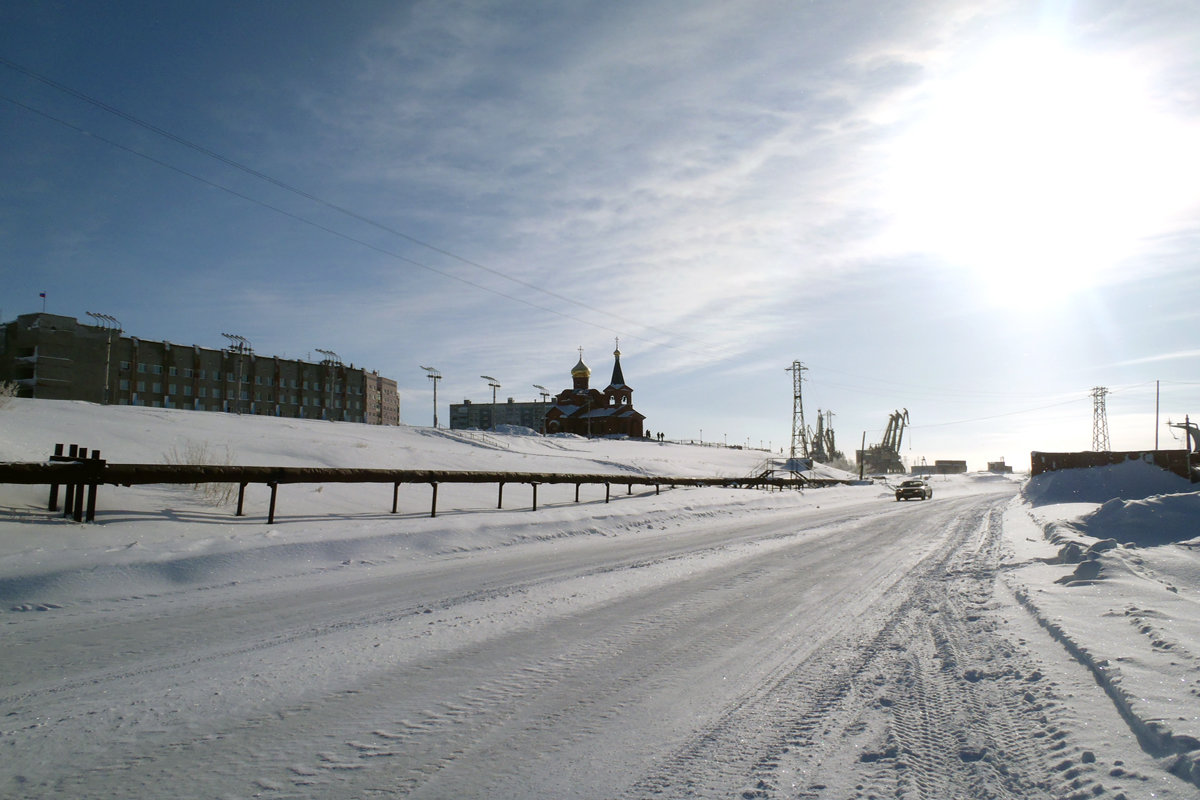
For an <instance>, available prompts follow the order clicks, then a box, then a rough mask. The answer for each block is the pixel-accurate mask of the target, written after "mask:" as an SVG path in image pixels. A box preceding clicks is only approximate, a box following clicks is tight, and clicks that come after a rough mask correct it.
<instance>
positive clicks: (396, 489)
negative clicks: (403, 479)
mask: <svg viewBox="0 0 1200 800" xmlns="http://www.w3.org/2000/svg"><path fill="white" fill-rule="evenodd" d="M399 502H400V481H396V482H395V483H393V484H392V513H393V514H395V513H396V506H397V504H398V503H399Z"/></svg>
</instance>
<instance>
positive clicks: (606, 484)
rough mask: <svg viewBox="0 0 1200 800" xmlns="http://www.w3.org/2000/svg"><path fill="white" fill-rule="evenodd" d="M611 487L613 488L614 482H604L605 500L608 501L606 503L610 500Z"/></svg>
mask: <svg viewBox="0 0 1200 800" xmlns="http://www.w3.org/2000/svg"><path fill="white" fill-rule="evenodd" d="M610 489H612V484H611V483H609V482H607V481H605V482H604V502H606V503H607V502H608V498H609V490H610Z"/></svg>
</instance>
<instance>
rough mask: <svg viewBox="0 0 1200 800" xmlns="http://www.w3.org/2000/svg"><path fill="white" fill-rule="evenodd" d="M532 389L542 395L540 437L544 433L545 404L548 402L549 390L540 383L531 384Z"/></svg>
mask: <svg viewBox="0 0 1200 800" xmlns="http://www.w3.org/2000/svg"><path fill="white" fill-rule="evenodd" d="M533 388H535V389H537V390H538V391H539V392H540V393H541V395H542V435H545V433H546V404H547V403H548V402H549V400H550V390H549V389H547V388H546V387H545V386H542V385H541V384H540V383H535V384H533Z"/></svg>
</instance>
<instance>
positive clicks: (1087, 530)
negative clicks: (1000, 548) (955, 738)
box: [1005, 461, 1200, 786]
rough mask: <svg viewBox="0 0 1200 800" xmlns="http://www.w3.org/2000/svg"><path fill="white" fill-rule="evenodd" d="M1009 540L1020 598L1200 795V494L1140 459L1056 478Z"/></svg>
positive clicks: (1021, 513) (1023, 500) (1020, 508)
mask: <svg viewBox="0 0 1200 800" xmlns="http://www.w3.org/2000/svg"><path fill="white" fill-rule="evenodd" d="M1005 535H1006V539H1007V541H1008V543H1009V545H1010V546H1011V547H1012V549H1013V560H1014V564H1013V569H1012V570H1011V571H1010V573H1009V577H1008V582H1009V585H1010V586H1011V587H1012V589H1013V591H1014V593H1015V594H1016V596H1017V597H1018V599H1019V600H1020V601H1021V602H1022V604H1023V605H1024V606H1025V607H1026V608H1027V609H1028V610H1029V611H1030V612H1031V613H1032V614H1033V615H1034V617H1035V618H1036V619H1037V621H1038V622H1039V623H1041V625H1042V626H1043V627H1044V628H1045V629H1046V630H1048V631H1049V632H1050V633H1051V634H1052V635H1053V636H1054V637H1055V638H1056V639H1058V640H1059V641H1060V642H1062V643H1063V645H1064V646H1065V647H1066V648H1067V649H1068V651H1069V652H1071V653H1072V655H1074V656H1075V658H1076V659H1078V660H1079V661H1080V663H1082V664H1084V665H1085V666H1086V667H1088V669H1090V670H1091V672H1092V674H1093V675H1094V676H1095V678H1096V680H1097V681H1098V682H1099V683H1100V685H1101V686H1103V687H1104V689H1105V691H1106V692H1107V693H1108V695H1109V696H1110V697H1111V698H1112V700H1113V703H1114V704H1115V705H1116V707H1117V708H1118V710H1119V711H1120V712H1121V714H1122V715H1123V716H1124V717H1125V719H1126V721H1127V722H1128V723H1129V725H1130V727H1131V729H1132V730H1133V731H1134V732H1135V733H1136V734H1137V736H1138V739H1139V741H1140V742H1141V743H1142V747H1143V748H1144V749H1146V750H1147V751H1148V752H1149V753H1151V754H1152V755H1154V756H1156V757H1160V758H1163V759H1166V760H1167V766H1168V768H1169V769H1171V771H1172V772H1174V773H1176V774H1177V775H1179V776H1180V777H1183V778H1185V779H1187V780H1190V781H1191V782H1192V783H1193V784H1196V785H1197V786H1200V491H1198V490H1197V488H1196V487H1193V486H1192V485H1191V484H1190V483H1189V482H1188V481H1187V480H1185V479H1183V478H1181V477H1179V476H1177V475H1174V474H1173V473H1170V472H1167V471H1165V470H1163V469H1161V468H1159V467H1156V466H1154V465H1152V464H1147V463H1145V462H1142V461H1131V462H1125V463H1122V464H1115V465H1112V466H1106V467H1093V468H1090V469H1074V470H1062V471H1058V472H1053V473H1046V474H1043V475H1039V476H1037V477H1035V478H1033V479H1031V480H1029V481H1028V483H1027V484H1026V485H1025V487H1024V488H1023V491H1022V494H1021V495H1020V496H1019V497H1018V498H1016V499H1015V500H1014V505H1013V506H1012V507H1010V509H1009V512H1008V514H1007V515H1006V517H1005Z"/></svg>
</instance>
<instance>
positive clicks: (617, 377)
mask: <svg viewBox="0 0 1200 800" xmlns="http://www.w3.org/2000/svg"><path fill="white" fill-rule="evenodd" d="M613 359H614V361H613V374H612V380H611V381H609V384H608V388H610V389H624V388H627V387H626V386H625V375H624V373H622V372H621V348H619V347H618V348H617V349H616V350H613Z"/></svg>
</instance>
